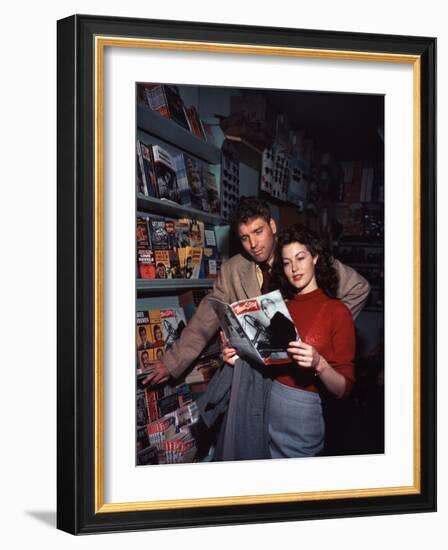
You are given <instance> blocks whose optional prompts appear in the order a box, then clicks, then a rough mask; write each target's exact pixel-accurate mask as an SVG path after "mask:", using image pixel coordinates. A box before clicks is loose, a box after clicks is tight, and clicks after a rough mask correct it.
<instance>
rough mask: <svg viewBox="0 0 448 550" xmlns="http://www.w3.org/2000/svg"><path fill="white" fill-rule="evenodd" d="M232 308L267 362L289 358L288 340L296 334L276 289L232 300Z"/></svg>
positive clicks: (277, 361) (294, 338) (296, 335)
mask: <svg viewBox="0 0 448 550" xmlns="http://www.w3.org/2000/svg"><path fill="white" fill-rule="evenodd" d="M231 308H232V311H233V312H234V314H235V316H236V317H237V319H238V320H239V324H240V325H241V328H242V329H243V331H244V332H245V333H246V334H247V336H248V338H249V339H250V341H251V342H252V344H253V346H254V347H255V349H256V350H257V352H258V353H259V354H260V356H261V357H262V358H263V362H264V363H265V364H266V365H268V364H276V363H278V364H281V363H287V362H289V361H290V359H289V356H288V354H287V352H286V349H287V347H288V343H289V342H291V341H293V340H298V339H299V335H298V333H297V330H296V328H295V326H294V323H293V322H292V319H291V316H290V315H289V312H288V308H287V307H286V304H285V302H284V300H283V298H282V295H281V293H280V291H279V290H274V291H273V292H269V293H268V294H263V295H261V296H258V297H256V298H252V299H249V300H241V301H239V302H235V303H234V304H232V305H231Z"/></svg>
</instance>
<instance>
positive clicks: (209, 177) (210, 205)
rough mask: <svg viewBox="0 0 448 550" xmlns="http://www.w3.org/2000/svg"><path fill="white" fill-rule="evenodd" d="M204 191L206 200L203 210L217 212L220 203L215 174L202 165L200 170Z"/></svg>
mask: <svg viewBox="0 0 448 550" xmlns="http://www.w3.org/2000/svg"><path fill="white" fill-rule="evenodd" d="M202 179H203V184H204V191H205V196H206V201H205V204H204V210H206V211H207V212H211V213H213V214H219V211H220V208H221V204H220V202H219V194H218V186H217V184H216V176H215V174H213V172H210V171H209V170H207V169H206V168H205V167H204V170H203V172H202Z"/></svg>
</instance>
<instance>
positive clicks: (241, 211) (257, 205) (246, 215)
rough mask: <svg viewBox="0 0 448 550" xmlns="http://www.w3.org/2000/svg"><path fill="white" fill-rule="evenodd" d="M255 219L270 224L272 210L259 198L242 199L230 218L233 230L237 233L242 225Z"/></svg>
mask: <svg viewBox="0 0 448 550" xmlns="http://www.w3.org/2000/svg"><path fill="white" fill-rule="evenodd" d="M254 218H263V219H264V220H265V221H266V222H268V223H269V221H270V220H271V210H270V208H269V205H268V203H267V202H266V201H264V200H263V199H259V198H258V197H240V202H239V203H238V206H237V208H236V210H234V211H233V213H232V215H231V218H230V223H231V225H232V229H233V230H234V231H237V229H238V226H239V224H240V223H247V222H248V221H249V220H252V219H254Z"/></svg>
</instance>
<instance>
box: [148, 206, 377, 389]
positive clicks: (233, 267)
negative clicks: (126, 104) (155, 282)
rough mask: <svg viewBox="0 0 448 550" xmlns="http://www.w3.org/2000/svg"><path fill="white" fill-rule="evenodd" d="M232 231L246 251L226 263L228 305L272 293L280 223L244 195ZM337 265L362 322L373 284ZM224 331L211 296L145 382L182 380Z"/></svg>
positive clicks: (344, 292) (221, 293) (221, 286)
mask: <svg viewBox="0 0 448 550" xmlns="http://www.w3.org/2000/svg"><path fill="white" fill-rule="evenodd" d="M232 229H233V230H234V231H235V232H236V234H237V236H238V237H239V240H240V242H241V245H242V247H243V251H244V252H243V254H236V255H235V256H233V257H232V258H230V260H228V261H227V262H225V263H223V265H222V266H221V271H220V272H219V274H218V277H217V279H216V282H215V284H214V286H213V290H212V292H211V294H210V295H211V296H213V297H214V298H217V299H218V300H221V301H223V302H226V303H232V302H236V301H238V300H244V299H246V298H254V297H256V296H259V295H260V294H264V293H266V292H267V288H266V286H267V285H266V280H267V277H266V276H264V275H263V273H268V272H269V267H270V266H271V265H272V261H273V258H274V251H275V243H276V237H275V236H276V233H277V225H276V223H275V220H274V219H273V218H271V213H270V210H269V206H268V204H267V203H266V202H265V201H263V200H261V199H258V198H257V197H242V198H241V200H240V203H239V205H238V208H237V209H236V210H235V212H234V214H233V216H232ZM334 267H335V268H336V271H337V273H338V277H339V288H338V297H339V298H341V300H342V301H343V302H344V303H345V305H346V306H347V307H348V308H349V310H350V311H351V313H352V315H353V317H354V318H356V316H357V315H358V314H359V312H360V311H361V309H362V307H363V306H364V303H365V302H366V300H367V297H368V295H369V291H370V285H369V283H368V282H367V281H366V280H365V279H364V278H363V277H362V276H361V275H359V274H358V273H357V272H356V271H355V270H354V269H352V268H351V267H348V266H346V265H344V264H341V262H339V261H338V260H335V261H334ZM263 282H264V283H265V284H263ZM218 329H219V321H218V318H217V316H216V314H215V312H214V310H213V307H212V306H211V305H210V303H209V301H208V300H207V298H204V299H203V300H202V302H201V303H200V304H199V307H198V309H197V311H196V313H195V315H194V316H193V317H192V319H191V320H190V322H189V323H188V325H187V327H186V328H185V330H184V331H183V332H182V335H181V337H180V338H179V339H178V340H177V341H176V342H174V344H173V346H172V347H171V348H170V350H169V351H166V353H165V356H164V359H163V362H162V361H155V362H154V363H153V371H152V373H151V374H150V375H149V376H147V377H146V378H145V380H144V383H145V384H148V383H153V384H158V383H163V382H166V381H167V380H168V379H169V378H170V376H172V377H174V378H177V377H178V376H180V375H181V374H182V373H183V372H184V371H185V370H186V369H187V368H188V367H189V366H190V365H191V363H192V362H193V361H194V360H195V359H196V358H197V357H198V356H199V354H200V353H201V352H202V350H203V349H204V347H205V345H206V344H207V342H208V341H209V340H210V339H211V338H212V337H213V335H214V334H215V333H216V332H217V330H218Z"/></svg>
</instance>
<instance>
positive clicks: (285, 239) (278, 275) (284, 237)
mask: <svg viewBox="0 0 448 550" xmlns="http://www.w3.org/2000/svg"><path fill="white" fill-rule="evenodd" d="M295 242H297V243H300V244H303V245H305V246H306V248H307V250H308V252H309V253H310V254H311V256H312V257H313V258H314V257H315V256H319V258H318V260H317V262H316V268H315V274H316V282H317V286H318V287H319V288H321V289H322V290H323V291H324V292H325V294H327V296H330V298H335V297H336V293H337V290H338V284H339V281H338V275H337V272H336V269H335V268H334V267H333V258H332V257H331V255H330V254H329V252H328V251H327V250H326V248H325V246H324V243H323V240H322V239H321V238H320V236H319V235H318V234H317V233H315V232H314V231H312V230H311V229H308V228H307V227H305V226H303V225H300V224H295V225H292V226H291V227H288V228H287V229H283V231H280V233H279V234H278V237H277V248H276V251H275V260H274V265H273V268H272V278H271V283H270V286H271V290H274V289H275V288H279V289H280V291H281V293H282V295H283V297H284V298H292V297H293V296H294V295H295V294H296V293H297V290H296V289H295V288H294V287H293V286H292V285H291V284H290V283H289V281H288V279H287V278H286V275H285V273H284V270H283V261H282V249H283V247H284V246H286V245H288V244H291V243H295Z"/></svg>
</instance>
